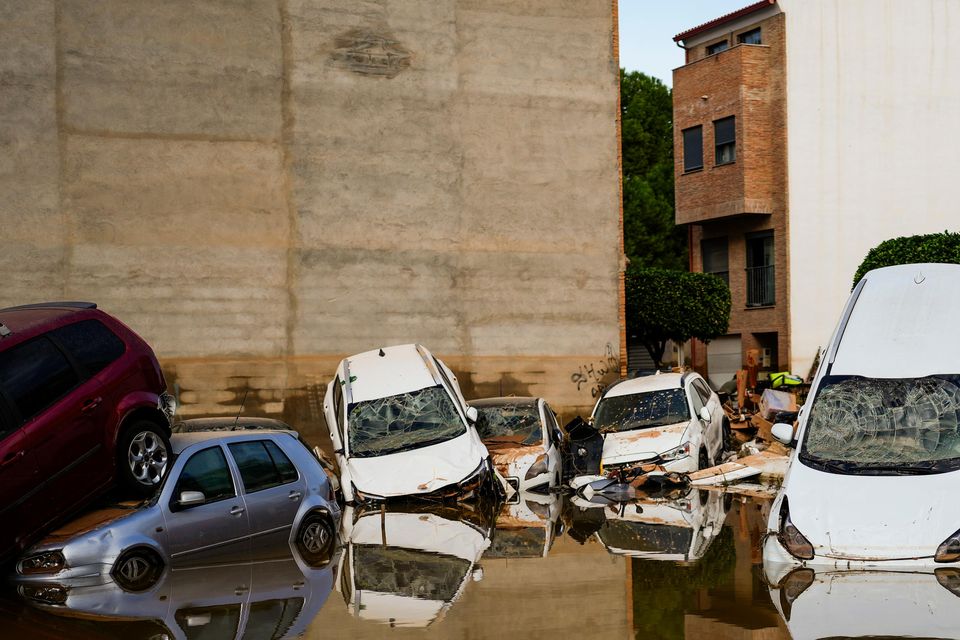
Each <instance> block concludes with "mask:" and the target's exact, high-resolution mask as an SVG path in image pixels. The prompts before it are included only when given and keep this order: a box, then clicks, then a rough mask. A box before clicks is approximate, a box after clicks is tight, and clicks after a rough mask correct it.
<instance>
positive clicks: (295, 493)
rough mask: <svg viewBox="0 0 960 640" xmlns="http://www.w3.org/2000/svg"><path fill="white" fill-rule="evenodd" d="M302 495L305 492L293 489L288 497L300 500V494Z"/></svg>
mask: <svg viewBox="0 0 960 640" xmlns="http://www.w3.org/2000/svg"><path fill="white" fill-rule="evenodd" d="M302 495H303V494H302V493H300V492H299V491H291V492H290V495H288V496H287V498H288V499H290V500H299V499H300V496H302Z"/></svg>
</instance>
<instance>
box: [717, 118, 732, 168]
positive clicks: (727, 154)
mask: <svg viewBox="0 0 960 640" xmlns="http://www.w3.org/2000/svg"><path fill="white" fill-rule="evenodd" d="M713 142H714V144H716V145H717V157H716V161H715V164H730V163H731V162H733V161H735V160H736V159H737V123H736V118H734V116H730V117H729V118H723V119H722V120H714V121H713Z"/></svg>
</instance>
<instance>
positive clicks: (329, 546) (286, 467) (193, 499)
mask: <svg viewBox="0 0 960 640" xmlns="http://www.w3.org/2000/svg"><path fill="white" fill-rule="evenodd" d="M170 444H171V448H172V452H173V454H174V455H175V456H176V459H175V460H174V461H173V462H172V463H171V468H170V471H169V474H168V476H167V477H166V479H165V480H164V483H163V486H162V487H161V489H160V491H159V492H158V493H157V494H156V495H155V496H154V498H153V499H152V500H150V501H148V502H145V503H141V504H137V505H130V504H128V505H120V506H116V507H112V508H108V509H102V510H99V511H93V512H90V513H87V514H85V515H84V516H82V517H81V518H79V519H78V520H75V521H73V522H71V523H69V524H67V525H66V526H64V527H62V528H61V529H59V530H57V531H54V532H53V533H51V534H50V535H49V536H48V537H47V538H46V539H44V540H42V541H41V542H40V543H39V544H37V545H35V546H33V547H31V548H30V549H29V550H28V551H27V552H26V553H25V554H24V556H23V557H22V558H21V559H20V561H19V562H18V563H17V567H16V571H17V578H18V579H21V580H27V579H28V580H31V581H38V580H43V581H50V582H60V581H63V580H69V579H76V578H81V577H97V576H106V575H109V576H111V577H112V579H113V580H114V581H116V582H117V583H118V584H119V585H121V586H122V587H124V588H126V589H129V590H132V591H137V590H142V589H147V588H150V587H151V586H152V585H153V584H155V583H156V582H157V580H158V579H159V577H160V576H161V575H162V574H163V572H164V571H165V570H167V569H168V568H169V567H171V566H172V565H174V564H177V565H180V566H185V565H188V564H191V563H193V562H194V561H195V558H198V557H202V558H204V559H205V561H208V560H209V559H210V557H211V556H223V557H234V556H236V555H237V554H241V553H244V552H248V551H249V550H250V549H251V548H253V547H255V546H256V545H257V544H259V542H260V541H262V540H263V539H264V536H271V537H276V536H277V535H282V536H283V537H284V538H286V539H288V540H289V541H290V542H291V543H293V544H296V545H297V546H298V549H299V551H300V553H301V554H302V555H303V556H304V558H306V560H307V561H308V562H310V563H311V564H314V565H317V564H322V563H323V562H325V561H327V560H329V558H330V555H331V554H332V552H333V549H334V546H335V541H336V540H335V536H336V529H337V524H338V518H339V515H340V509H339V507H338V506H337V503H336V500H334V496H333V489H332V487H331V486H330V483H329V482H328V480H327V476H326V475H325V474H324V472H323V469H322V468H321V467H320V465H319V463H318V462H317V460H316V459H315V458H314V457H313V455H312V454H311V453H310V451H308V450H307V449H306V448H305V447H304V446H303V445H302V444H301V443H300V441H299V440H298V439H297V437H296V435H295V434H292V433H290V432H284V431H257V432H254V433H248V432H228V433H221V432H214V433H209V432H198V433H187V434H177V435H174V436H173V437H172V438H171V441H170ZM214 552H215V553H214Z"/></svg>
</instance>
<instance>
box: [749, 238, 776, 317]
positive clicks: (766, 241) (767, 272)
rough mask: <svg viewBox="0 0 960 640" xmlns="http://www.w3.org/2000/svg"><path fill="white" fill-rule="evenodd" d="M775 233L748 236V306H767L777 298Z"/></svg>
mask: <svg viewBox="0 0 960 640" xmlns="http://www.w3.org/2000/svg"><path fill="white" fill-rule="evenodd" d="M773 248H774V246H773V234H772V233H765V234H758V235H752V236H747V239H746V250H747V256H746V257H747V269H746V271H747V306H748V307H767V306H770V305H773V304H774V302H775V300H776V289H775V286H774V253H773Z"/></svg>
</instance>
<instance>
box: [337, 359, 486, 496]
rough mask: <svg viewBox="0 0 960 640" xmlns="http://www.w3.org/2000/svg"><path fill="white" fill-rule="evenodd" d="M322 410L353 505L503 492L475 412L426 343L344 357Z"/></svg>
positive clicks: (342, 483) (345, 490)
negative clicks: (475, 420)
mask: <svg viewBox="0 0 960 640" xmlns="http://www.w3.org/2000/svg"><path fill="white" fill-rule="evenodd" d="M323 408H324V415H325V417H326V421H327V425H328V427H329V432H330V439H331V441H332V444H333V449H334V455H335V456H336V461H337V466H338V468H339V472H340V486H341V491H342V492H343V498H344V500H345V502H347V503H348V504H351V503H362V502H369V501H385V500H390V499H398V498H409V497H440V498H447V497H459V498H466V497H473V496H476V495H478V494H480V493H482V492H483V491H485V490H489V491H491V492H499V491H500V488H499V481H498V480H497V479H496V476H495V473H494V469H493V465H492V463H491V461H490V456H489V454H488V452H487V449H486V447H484V446H483V443H481V442H480V438H479V436H478V435H477V431H476V429H475V428H474V426H473V420H472V416H475V411H474V410H471V409H469V408H468V407H467V403H466V401H465V400H464V398H463V394H462V393H461V391H460V387H459V386H458V384H457V379H456V376H454V374H453V372H452V371H451V370H450V369H449V368H448V367H447V366H446V365H445V364H443V363H442V362H441V361H440V360H439V359H437V358H436V357H434V356H433V355H432V354H431V353H430V352H429V351H427V349H425V348H424V347H423V346H421V345H416V344H408V345H399V346H394V347H384V348H382V349H378V350H375V351H368V352H365V353H361V354H357V355H354V356H350V357H348V358H346V359H344V360H343V361H342V362H341V363H340V365H339V367H338V368H337V373H336V375H335V376H334V379H333V380H332V381H331V382H330V384H329V385H327V392H326V395H325V398H324V405H323Z"/></svg>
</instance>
